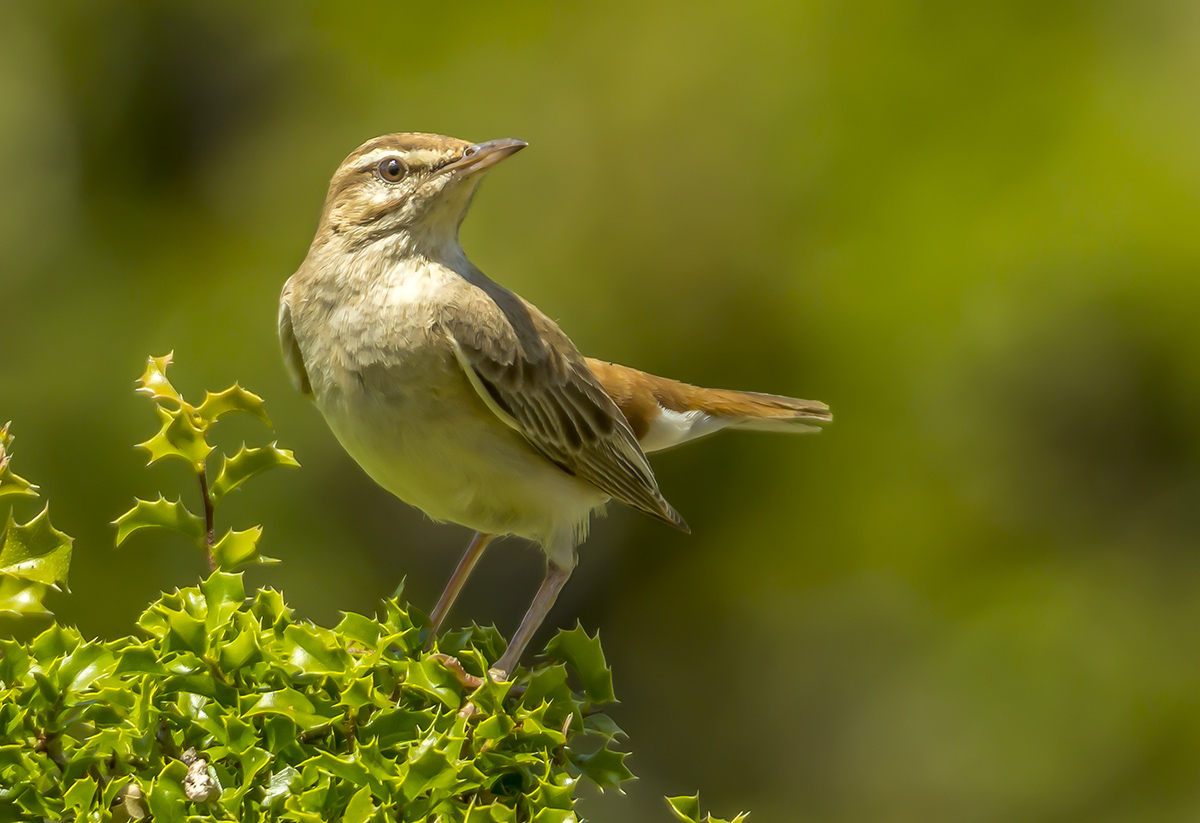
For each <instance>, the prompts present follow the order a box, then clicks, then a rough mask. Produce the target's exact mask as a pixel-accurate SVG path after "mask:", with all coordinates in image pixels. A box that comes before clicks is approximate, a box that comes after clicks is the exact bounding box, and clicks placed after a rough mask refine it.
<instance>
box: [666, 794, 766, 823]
mask: <svg viewBox="0 0 1200 823" xmlns="http://www.w3.org/2000/svg"><path fill="white" fill-rule="evenodd" d="M666 801H667V805H668V806H670V807H671V813H672V814H673V815H675V817H676V818H678V819H679V820H682V821H684V823H742V821H744V820H745V819H746V818H748V817H749V816H750V813H749V812H739V813H738V814H737V816H736V817H734V818H733V820H729V821H726V820H719V819H717V818H715V817H713V816H712V815H711V814H709V815H706V816H705V817H704V819H703V820H701V819H700V795H698V794H696V795H692V796H691V797H688V796H687V795H681V796H679V797H668V798H666Z"/></svg>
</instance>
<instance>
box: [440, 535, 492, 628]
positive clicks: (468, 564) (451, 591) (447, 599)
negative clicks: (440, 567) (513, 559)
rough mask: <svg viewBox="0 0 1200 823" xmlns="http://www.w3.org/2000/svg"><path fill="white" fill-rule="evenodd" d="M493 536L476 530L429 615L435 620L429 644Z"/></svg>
mask: <svg viewBox="0 0 1200 823" xmlns="http://www.w3.org/2000/svg"><path fill="white" fill-rule="evenodd" d="M493 537H495V535H494V534H484V533H483V532H475V536H474V537H472V538H471V542H470V544H469V545H468V546H467V551H466V553H464V554H463V556H462V560H460V561H458V568H456V569H455V570H454V574H452V575H450V581H449V582H448V583H446V588H445V590H444V591H443V592H442V596H441V597H439V598H438V602H437V605H436V606H434V607H433V613H432V614H430V615H429V619H430V620H431V621H433V628H432V629H431V630H430V632H429V639H428V640H427V641H426V643H427V644H428V645H432V644H433V639H434V637H436V636H437V633H438V629H440V628H441V627H442V621H443V620H445V619H446V614H447V612H449V611H450V607H451V606H453V605H454V601H455V599H457V598H458V593H459V592H461V591H462V588H463V586H464V585H465V584H466V582H467V578H468V577H470V576H471V570H472V569H474V568H475V564H476V563H478V562H479V558H481V557H483V550H484V549H486V548H487V547H488V543H491V542H492V538H493Z"/></svg>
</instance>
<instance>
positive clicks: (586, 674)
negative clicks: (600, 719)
mask: <svg viewBox="0 0 1200 823" xmlns="http://www.w3.org/2000/svg"><path fill="white" fill-rule="evenodd" d="M546 654H548V655H550V656H551V657H555V658H558V659H559V660H562V661H564V662H565V663H567V664H568V665H570V666H571V668H573V669H575V671H576V672H578V673H579V680H580V682H581V683H582V684H583V688H584V690H585V691H586V692H587V696H588V697H589V698H590V699H591V700H593V701H594V702H596V703H607V702H608V701H610V700H616V699H617V696H616V695H615V694H614V693H613V683H612V670H611V669H610V668H608V663H607V662H606V661H605V659H604V650H603V649H601V648H600V634H599V632H597V633H596V636H595V637H589V636H588V633H587V632H585V631H584V630H583V626H582V625H580V624H579V623H576V624H575V628H573V629H571V630H570V631H565V630H561V629H560V630H559V632H558V634H556V635H555V636H554V637H553V638H552V639H551V640H550V643H549V644H547V646H546Z"/></svg>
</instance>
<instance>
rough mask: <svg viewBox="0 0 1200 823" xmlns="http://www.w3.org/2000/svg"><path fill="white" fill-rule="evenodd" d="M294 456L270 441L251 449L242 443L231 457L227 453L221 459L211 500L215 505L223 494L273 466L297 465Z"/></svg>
mask: <svg viewBox="0 0 1200 823" xmlns="http://www.w3.org/2000/svg"><path fill="white" fill-rule="evenodd" d="M299 465H300V464H299V463H297V462H296V458H295V457H293V456H292V452H291V451H290V450H288V449H281V448H279V447H278V446H276V445H275V443H272V444H271V445H269V446H263V447H262V448H257V449H251V448H247V447H246V446H245V445H244V444H243V445H242V447H241V449H239V450H238V453H237V454H235V455H234V456H233V457H229V456H228V455H226V456H224V457H223V458H222V459H221V470H220V471H219V472H217V479H216V480H214V481H213V484H212V490H211V492H210V493H211V494H212V502H213V505H214V506H215V505H216V504H218V503H220V502H221V500H222V499H223V498H224V497H225V495H227V494H229V493H230V492H231V491H233V490H234V489H236V488H237V487H238V486H240V485H242V484H243V483H245V482H246V481H247V480H249V479H250V478H251V477H254V475H256V474H260V473H262V472H265V471H266V470H267V469H270V468H274V467H275V466H292V467H298V466H299Z"/></svg>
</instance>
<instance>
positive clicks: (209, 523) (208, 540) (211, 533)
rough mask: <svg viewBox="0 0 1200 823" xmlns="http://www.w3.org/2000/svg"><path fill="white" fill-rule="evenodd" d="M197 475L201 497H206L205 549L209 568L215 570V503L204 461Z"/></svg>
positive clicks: (211, 570)
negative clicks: (210, 493) (209, 491)
mask: <svg viewBox="0 0 1200 823" xmlns="http://www.w3.org/2000/svg"><path fill="white" fill-rule="evenodd" d="M196 476H197V477H199V478H200V497H202V498H203V499H204V550H205V551H206V552H207V553H208V570H209V571H210V572H215V571H216V570H217V559H216V558H215V557H213V546H215V545H216V543H217V536H216V532H215V530H214V529H213V503H212V497H211V496H210V495H209V493H208V476H207V474H206V473H205V469H204V464H203V463H201V464H200V465H199V467H198V471H197V472H196Z"/></svg>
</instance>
